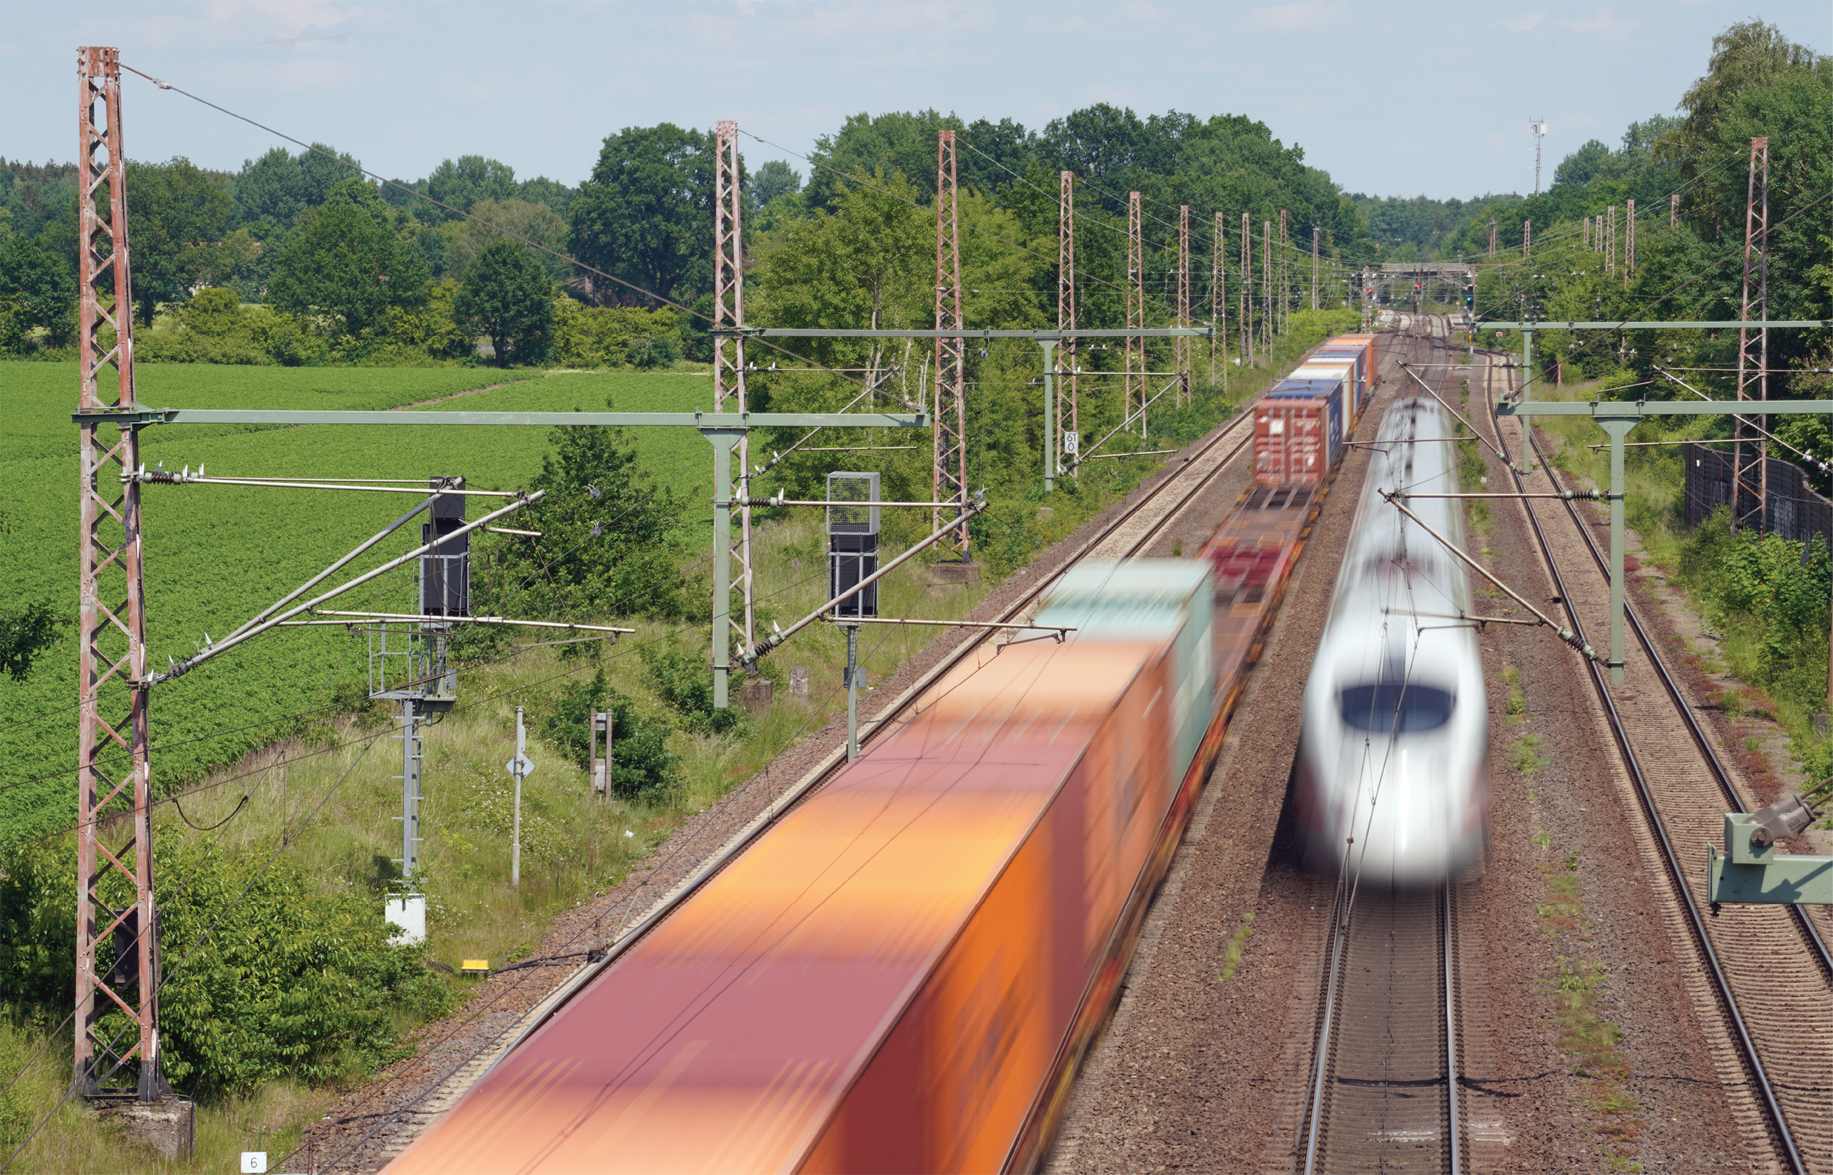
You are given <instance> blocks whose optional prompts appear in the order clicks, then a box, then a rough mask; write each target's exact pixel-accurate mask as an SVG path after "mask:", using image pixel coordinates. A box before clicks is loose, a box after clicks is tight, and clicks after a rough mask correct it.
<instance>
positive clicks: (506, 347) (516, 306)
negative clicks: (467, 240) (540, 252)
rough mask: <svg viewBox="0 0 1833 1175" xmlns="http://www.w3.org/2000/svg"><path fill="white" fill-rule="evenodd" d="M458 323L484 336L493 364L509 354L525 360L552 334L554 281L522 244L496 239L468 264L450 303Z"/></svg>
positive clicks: (505, 360)
mask: <svg viewBox="0 0 1833 1175" xmlns="http://www.w3.org/2000/svg"><path fill="white" fill-rule="evenodd" d="M453 310H454V312H455V313H456V314H457V315H458V318H459V320H460V321H461V322H464V323H466V324H468V325H470V326H471V327H472V328H473V329H475V330H476V331H477V332H478V333H480V334H485V335H488V336H489V337H490V344H491V346H493V347H495V348H496V362H497V366H498V367H507V366H508V365H509V356H510V354H511V353H512V352H513V353H514V354H515V357H516V358H517V359H518V360H519V361H521V362H524V363H526V362H529V361H531V360H533V359H535V358H536V357H538V356H539V355H540V354H541V353H543V352H545V351H546V349H547V344H548V340H549V339H550V338H552V336H553V333H554V283H553V281H552V279H550V278H549V277H548V276H547V271H546V270H545V269H543V268H542V267H541V263H540V262H539V261H537V260H535V256H534V254H532V253H530V252H529V251H528V248H527V247H526V246H524V245H521V244H518V243H517V242H515V241H512V240H509V239H508V238H506V237H498V238H497V239H496V240H494V241H492V242H490V243H489V244H488V245H485V246H484V248H483V251H482V252H480V253H479V254H478V255H477V260H476V261H474V262H473V263H472V264H471V267H470V270H469V272H468V274H467V277H466V280H465V283H464V286H463V287H462V288H461V290H460V291H459V295H458V300H457V302H456V303H454V305H453Z"/></svg>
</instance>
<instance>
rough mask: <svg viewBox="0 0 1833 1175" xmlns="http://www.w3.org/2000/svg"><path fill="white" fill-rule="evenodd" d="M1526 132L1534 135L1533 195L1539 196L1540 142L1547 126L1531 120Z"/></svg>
mask: <svg viewBox="0 0 1833 1175" xmlns="http://www.w3.org/2000/svg"><path fill="white" fill-rule="evenodd" d="M1528 130H1530V131H1532V132H1533V135H1534V194H1535V195H1536V196H1538V195H1540V140H1541V139H1542V138H1544V137H1545V136H1546V133H1547V124H1546V122H1545V120H1543V119H1539V118H1536V119H1533V120H1532V121H1530V122H1529V123H1528Z"/></svg>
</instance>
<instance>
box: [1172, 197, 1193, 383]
mask: <svg viewBox="0 0 1833 1175" xmlns="http://www.w3.org/2000/svg"><path fill="white" fill-rule="evenodd" d="M1177 325H1179V326H1189V325H1190V205H1188V204H1180V205H1179V206H1178V210H1177ZM1172 341H1173V342H1174V343H1176V345H1177V374H1178V378H1179V379H1180V380H1182V381H1183V383H1182V386H1180V387H1179V389H1178V402H1179V403H1180V404H1186V405H1187V404H1189V403H1190V360H1191V355H1192V353H1193V349H1192V346H1191V339H1190V337H1189V336H1188V335H1179V336H1178V337H1177V338H1176V339H1174V340H1172Z"/></svg>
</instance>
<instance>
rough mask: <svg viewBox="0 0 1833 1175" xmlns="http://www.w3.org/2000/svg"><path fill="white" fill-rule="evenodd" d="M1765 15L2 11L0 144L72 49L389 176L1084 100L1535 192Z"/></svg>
mask: <svg viewBox="0 0 1833 1175" xmlns="http://www.w3.org/2000/svg"><path fill="white" fill-rule="evenodd" d="M1752 16H1754V17H1757V18H1760V19H1762V20H1765V21H1768V22H1771V23H1774V24H1776V25H1778V26H1779V27H1780V28H1781V29H1782V31H1783V32H1784V33H1785V34H1786V35H1787V36H1788V37H1789V38H1790V39H1792V40H1794V41H1797V42H1799V43H1802V44H1805V45H1807V46H1808V47H1810V48H1812V49H1813V50H1815V51H1816V52H1818V53H1823V54H1825V53H1833V6H1829V5H1828V4H1827V2H1826V0H1809V2H1799V3H1798V2H1794V0H1733V2H1731V3H1718V2H1715V0H1696V2H1677V0H1666V2H1663V3H1653V2H1648V3H1616V4H1597V3H1539V4H1536V3H1533V2H1532V0H1527V2H1521V0H1516V2H1512V3H1507V4H1502V3H1483V2H1478V0H1466V2H1464V3H1405V2H1400V3H1395V2H1388V3H1381V4H1375V3H1366V2H1365V3H1232V4H1212V3H1112V2H1110V3H1100V4H1082V3H1066V2H1057V3H1019V2H1004V3H979V4H962V3H897V2H880V3H788V2H782V3H775V2H769V0H739V2H720V3H687V2H677V3H670V2H667V0H647V2H645V3H563V2H559V0H549V2H545V3H536V2H524V3H516V4H509V3H456V2H433V0H422V2H417V3H402V2H385V3H354V2H338V0H293V2H279V3H276V2H260V3H251V2H235V0H212V2H201V3H170V2H168V3H159V2H145V0H142V2H138V3H126V4H123V3H108V2H100V3H98V2H88V3H81V4H77V3H68V2H58V3H44V2H20V0H0V155H4V156H7V157H9V158H13V159H20V158H24V159H29V160H33V161H38V162H42V161H45V160H47V159H55V160H59V161H63V160H68V159H71V158H73V156H74V153H75V140H76V135H75V118H74V117H73V116H74V113H75V112H74V109H73V107H74V96H75V91H76V86H75V64H76V62H75V50H76V48H77V47H78V46H80V45H97V44H99V45H114V46H118V47H119V48H120V49H121V55H122V61H123V62H124V63H125V64H127V65H130V66H132V67H134V68H136V69H139V70H142V71H144V72H145V73H148V74H151V75H153V76H155V77H159V78H162V79H164V80H166V81H167V82H169V83H171V84H172V85H173V86H176V87H178V88H179V89H182V90H185V91H189V92H190V93H192V94H195V95H197V96H199V97H201V98H205V99H208V100H210V101H212V102H215V103H217V104H219V105H221V106H224V107H227V108H228V109H230V110H233V111H235V112H236V113H238V114H242V115H245V116H246V117H248V118H251V119H253V120H255V121H257V122H261V123H265V124H267V125H268V126H270V127H273V128H275V129H277V130H280V131H282V132H285V133H286V134H289V135H293V136H295V137H297V138H299V139H302V140H307V141H319V142H326V143H330V144H332V145H334V146H335V147H337V148H338V149H339V150H341V151H347V152H349V153H351V154H353V155H355V156H356V157H357V158H358V159H359V160H360V161H361V162H362V163H363V164H364V165H365V166H366V167H368V168H370V169H372V170H374V171H377V172H381V173H383V174H385V175H388V176H390V177H393V178H403V179H410V180H412V179H418V178H420V177H422V176H424V175H426V174H427V173H428V172H429V171H431V170H432V169H433V168H434V167H435V166H437V165H438V164H439V162H440V161H441V160H443V159H447V158H455V157H457V156H459V155H467V154H476V155H485V156H488V157H491V158H494V159H498V160H501V161H502V162H504V163H507V164H509V165H511V166H512V167H514V168H515V171H516V175H517V176H518V177H519V178H529V177H532V176H536V175H546V176H548V177H549V178H551V179H556V180H560V181H563V182H565V183H568V184H575V183H578V182H579V181H580V180H581V179H583V178H585V177H586V176H588V175H589V174H590V172H591V169H592V165H593V162H594V161H595V159H596V158H597V154H598V150H599V145H600V143H601V142H602V141H603V139H604V137H605V136H606V135H609V134H613V133H615V132H617V131H619V130H621V129H623V128H625V127H630V126H648V125H653V124H655V123H658V122H664V121H666V122H673V123H676V124H678V125H682V126H699V127H707V128H710V127H711V126H712V125H713V123H714V122H716V121H717V120H720V119H736V120H737V121H738V124H739V127H740V129H741V130H743V131H745V132H747V133H749V134H751V135H755V136H756V137H757V138H759V139H762V140H765V142H754V141H751V140H748V139H747V140H741V144H740V146H741V150H742V151H743V153H744V155H745V158H746V162H747V165H748V166H750V167H756V166H757V165H758V164H759V163H761V162H763V161H764V160H767V159H777V158H782V159H788V160H789V161H790V163H791V165H792V166H794V167H795V168H796V170H797V171H798V172H801V173H802V174H803V175H805V176H806V174H807V166H806V164H804V163H802V162H801V161H800V160H799V159H798V158H797V156H798V155H806V154H807V153H808V152H809V151H810V150H811V149H812V148H813V147H814V146H815V141H816V139H817V137H818V136H821V135H823V134H831V133H832V132H834V131H835V130H836V129H838V128H839V126H840V125H841V123H842V122H843V121H844V119H845V118H846V117H848V116H849V115H852V114H857V113H859V112H861V111H867V112H870V113H873V114H879V113H883V112H886V111H894V110H915V109H923V108H929V107H933V108H935V109H938V110H941V111H944V112H948V111H953V112H954V113H956V114H958V115H960V116H961V117H962V118H963V119H965V120H967V121H970V122H971V121H972V120H974V119H976V118H982V117H984V118H988V119H992V120H995V121H997V120H998V119H1000V118H1002V117H1009V118H1013V119H1015V120H1017V121H1019V122H1022V123H1024V124H1025V125H1026V126H1028V127H1033V128H1041V127H1042V126H1043V125H1044V124H1045V123H1047V122H1049V121H1050V120H1051V119H1053V118H1058V117H1061V116H1062V115H1064V114H1067V113H1069V112H1070V111H1072V110H1076V109H1079V108H1081V107H1084V106H1088V105H1092V104H1094V103H1097V102H1107V103H1112V104H1114V105H1117V106H1127V107H1131V108H1132V109H1133V110H1134V111H1136V112H1138V113H1139V114H1140V115H1141V116H1144V115H1146V114H1148V113H1162V112H1164V111H1166V110H1169V109H1176V110H1179V111H1183V112H1186V113H1190V114H1195V115H1198V116H1201V117H1207V116H1209V115H1212V114H1246V115H1248V116H1250V117H1252V118H1255V119H1258V120H1260V121H1262V122H1264V123H1266V124H1267V126H1268V127H1270V128H1271V129H1272V132H1273V135H1274V137H1275V138H1277V139H1279V140H1281V141H1282V142H1284V143H1286V144H1288V145H1291V144H1297V145H1299V146H1302V147H1303V148H1304V151H1305V159H1306V161H1307V162H1308V163H1310V164H1311V165H1312V166H1315V167H1321V168H1323V169H1325V170H1326V171H1328V172H1329V173H1330V174H1331V176H1332V178H1334V179H1335V180H1336V182H1337V183H1338V184H1339V185H1341V186H1342V187H1343V189H1344V190H1346V191H1350V192H1366V193H1369V194H1372V195H1387V196H1415V195H1422V194H1423V195H1429V196H1432V197H1435V198H1440V199H1444V198H1449V197H1459V198H1468V197H1472V196H1477V195H1482V194H1485V193H1490V192H1498V193H1499V192H1510V191H1520V192H1530V191H1532V190H1533V186H1534V140H1533V137H1532V135H1531V133H1530V132H1529V129H1528V123H1529V120H1530V119H1535V118H1541V119H1544V120H1545V121H1546V123H1547V124H1548V131H1547V135H1546V139H1545V143H1544V150H1545V159H1544V162H1543V169H1544V170H1543V180H1542V182H1543V184H1544V183H1550V182H1551V180H1552V172H1553V168H1554V166H1555V165H1557V163H1558V162H1559V160H1560V159H1561V158H1563V157H1564V156H1565V155H1566V154H1567V153H1568V152H1570V151H1572V150H1574V149H1576V148H1577V147H1579V146H1580V145H1582V144H1583V143H1584V142H1585V141H1586V140H1588V139H1591V138H1597V139H1601V140H1603V141H1604V142H1605V143H1607V144H1609V145H1611V146H1613V147H1614V146H1616V145H1617V143H1618V141H1619V139H1620V137H1621V135H1622V132H1623V130H1624V128H1625V127H1626V126H1627V125H1628V124H1629V123H1630V122H1631V121H1634V120H1638V119H1644V118H1647V117H1649V116H1650V115H1653V114H1665V113H1672V112H1673V109H1674V105H1675V103H1676V102H1677V101H1678V100H1679V98H1680V96H1681V94H1682V93H1683V92H1684V91H1685V90H1686V88H1687V86H1688V85H1689V84H1690V83H1691V82H1692V81H1693V80H1694V79H1696V78H1697V77H1699V76H1700V75H1701V74H1702V73H1704V72H1705V68H1706V62H1707V58H1708V57H1709V55H1710V53H1711V44H1712V37H1713V35H1714V34H1715V33H1718V32H1720V31H1722V30H1723V29H1724V28H1725V27H1726V26H1727V25H1729V24H1731V23H1733V22H1734V21H1738V20H1743V19H1747V18H1749V17H1752ZM123 94H124V99H123V101H124V106H123V114H122V123H123V126H124V127H125V129H126V134H127V143H126V145H127V153H128V155H129V156H130V157H132V158H135V159H148V160H159V159H167V158H170V157H172V156H175V155H183V156H186V157H187V158H189V159H190V160H191V161H192V162H193V163H195V164H197V165H199V166H202V167H210V168H221V169H225V170H234V169H237V168H239V167H240V166H241V165H242V163H243V161H244V160H247V159H251V158H254V157H256V156H259V155H261V154H262V153H264V152H265V151H266V150H268V148H270V147H271V146H274V145H276V144H277V143H278V142H279V140H277V139H275V138H274V137H273V136H272V135H270V134H268V133H266V132H264V131H260V130H257V129H255V128H254V127H251V126H248V125H247V124H245V123H240V122H236V121H234V120H233V119H230V118H228V117H226V116H224V115H223V114H220V113H218V112H217V111H214V110H211V109H209V108H208V107H205V106H202V105H200V104H198V103H196V102H193V101H191V100H190V99H188V98H185V97H183V96H181V95H180V94H178V93H176V92H172V91H162V90H160V89H158V88H156V87H155V86H154V85H153V84H152V83H151V82H148V81H145V80H143V79H141V78H138V77H134V76H132V75H129V76H128V77H127V80H126V81H125V83H124V89H123Z"/></svg>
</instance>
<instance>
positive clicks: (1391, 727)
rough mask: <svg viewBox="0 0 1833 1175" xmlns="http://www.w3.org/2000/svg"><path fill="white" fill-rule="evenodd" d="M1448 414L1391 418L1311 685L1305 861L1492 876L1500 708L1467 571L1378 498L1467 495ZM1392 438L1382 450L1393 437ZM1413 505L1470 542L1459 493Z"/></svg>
mask: <svg viewBox="0 0 1833 1175" xmlns="http://www.w3.org/2000/svg"><path fill="white" fill-rule="evenodd" d="M1453 436H1454V434H1453V432H1452V430H1451V427H1450V419H1449V415H1448V414H1447V413H1446V412H1445V410H1444V409H1443V408H1442V407H1441V406H1440V405H1439V404H1437V403H1436V402H1434V401H1432V400H1429V399H1424V398H1416V397H1409V398H1406V399H1402V400H1398V401H1396V402H1395V403H1394V404H1393V405H1392V406H1391V407H1389V408H1388V410H1387V415H1386V416H1385V417H1384V418H1383V419H1382V422H1381V429H1380V432H1379V434H1378V438H1377V444H1376V447H1375V448H1374V449H1373V450H1372V455H1371V457H1370V460H1369V468H1368V475H1367V480H1366V481H1365V482H1364V483H1363V493H1362V499H1361V502H1360V503H1359V504H1358V506H1357V509H1356V517H1355V523H1354V526H1353V529H1352V530H1351V532H1350V533H1351V537H1350V541H1349V547H1348V549H1347V550H1346V551H1345V552H1344V555H1343V565H1342V570H1341V571H1340V572H1339V573H1338V575H1337V584H1336V594H1335V596H1334V598H1333V599H1332V602H1331V610H1330V617H1329V620H1328V623H1327V625H1326V627H1325V630H1324V636H1323V639H1322V640H1321V641H1320V642H1319V644H1318V651H1317V658H1316V660H1315V661H1314V662H1313V663H1312V668H1311V677H1310V679H1309V680H1308V682H1307V683H1306V686H1305V701H1304V728H1303V731H1302V733H1301V735H1300V739H1299V764H1298V779H1297V795H1296V797H1295V799H1296V803H1297V810H1298V819H1299V826H1300V829H1301V831H1302V834H1303V836H1304V837H1305V839H1306V849H1305V852H1306V861H1307V864H1308V865H1309V866H1310V867H1312V868H1314V869H1319V870H1322V871H1327V872H1332V873H1335V872H1337V871H1339V870H1341V871H1343V872H1345V873H1346V874H1349V875H1351V876H1354V877H1356V878H1358V879H1359V880H1360V882H1361V883H1362V884H1364V885H1370V884H1372V885H1375V886H1377V887H1407V886H1417V885H1431V884H1436V883H1438V882H1440V881H1443V880H1445V879H1447V878H1457V877H1468V876H1471V875H1474V874H1476V873H1480V872H1481V871H1482V869H1483V865H1484V860H1485V856H1486V852H1487V844H1488V835H1489V704H1488V700H1487V695H1486V693H1485V689H1484V683H1483V662H1482V658H1481V656H1480V654H1479V652H1478V649H1477V641H1476V632H1475V627H1474V625H1472V624H1470V623H1468V622H1467V621H1464V620H1462V619H1461V618H1462V617H1464V616H1466V615H1468V614H1469V612H1470V584H1469V580H1468V577H1467V576H1466V574H1465V570H1464V565H1463V564H1462V563H1461V562H1459V561H1458V560H1457V559H1456V558H1454V557H1453V556H1452V555H1451V554H1450V553H1449V552H1447V551H1446V550H1445V548H1444V547H1443V546H1442V545H1441V544H1440V543H1439V542H1438V540H1436V539H1434V538H1433V537H1432V536H1431V535H1429V534H1427V533H1426V532H1425V531H1424V530H1422V529H1421V527H1420V526H1419V525H1418V524H1416V523H1414V522H1412V521H1410V520H1408V519H1407V518H1406V517H1405V516H1404V515H1403V514H1401V512H1400V511H1399V510H1397V509H1395V508H1394V507H1393V506H1392V505H1390V504H1389V503H1388V502H1387V501H1386V500H1385V499H1383V498H1382V497H1381V496H1380V491H1381V490H1387V491H1389V492H1393V491H1396V490H1399V491H1403V492H1409V493H1415V494H1455V493H1457V475H1456V470H1457V464H1456V454H1455V452H1454V449H1453V445H1454V440H1453ZM1382 442H1386V443H1382ZM1406 504H1407V507H1408V509H1410V510H1412V511H1413V513H1414V514H1416V515H1418V516H1419V518H1420V519H1421V521H1423V522H1424V523H1425V524H1426V525H1427V526H1430V527H1431V528H1432V529H1433V530H1435V531H1437V532H1438V533H1439V534H1441V535H1444V536H1445V537H1446V538H1447V539H1450V540H1451V541H1453V542H1455V543H1457V544H1458V546H1459V548H1460V549H1461V548H1462V547H1463V522H1462V511H1461V510H1460V508H1459V502H1458V500H1457V499H1456V498H1442V497H1441V498H1429V497H1420V498H1409V499H1406Z"/></svg>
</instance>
